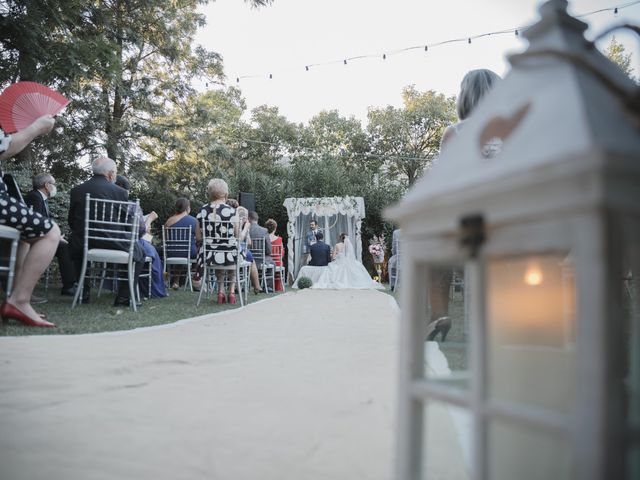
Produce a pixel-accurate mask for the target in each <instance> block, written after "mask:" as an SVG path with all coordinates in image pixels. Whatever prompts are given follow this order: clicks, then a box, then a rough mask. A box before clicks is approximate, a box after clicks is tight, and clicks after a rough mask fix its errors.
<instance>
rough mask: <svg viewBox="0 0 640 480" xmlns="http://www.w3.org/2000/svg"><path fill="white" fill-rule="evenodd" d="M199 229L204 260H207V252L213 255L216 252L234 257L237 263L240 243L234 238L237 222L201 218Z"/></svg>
mask: <svg viewBox="0 0 640 480" xmlns="http://www.w3.org/2000/svg"><path fill="white" fill-rule="evenodd" d="M200 228H201V232H202V251H203V255H204V258H207V252H213V254H214V255H215V254H216V252H224V253H225V254H231V255H232V256H233V257H235V259H236V263H237V259H238V257H239V256H240V255H239V254H240V242H239V241H238V239H237V238H236V232H237V231H238V228H239V222H238V220H235V221H223V220H209V219H207V218H205V217H203V218H201V220H200Z"/></svg>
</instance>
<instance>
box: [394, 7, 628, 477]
mask: <svg viewBox="0 0 640 480" xmlns="http://www.w3.org/2000/svg"><path fill="white" fill-rule="evenodd" d="M566 7H567V2H566V1H564V0H552V1H549V2H547V3H545V4H543V5H542V6H541V7H540V14H541V18H540V20H539V21H538V22H537V23H536V24H535V25H533V26H532V27H530V28H529V29H528V30H527V31H526V32H524V33H523V34H522V36H523V37H525V38H526V39H527V40H528V41H529V47H528V49H527V50H526V51H525V52H524V53H522V54H518V55H513V56H511V57H510V62H511V64H512V69H511V71H510V72H509V73H508V75H507V76H506V78H505V79H504V80H503V81H501V82H500V83H499V84H498V85H497V86H496V87H495V88H494V89H493V90H492V91H491V92H490V93H489V94H488V95H487V96H486V97H485V98H484V99H483V101H482V103H481V104H480V105H479V106H478V108H477V109H476V111H475V112H474V114H473V116H472V118H470V119H469V120H468V121H466V122H465V126H464V128H462V129H461V130H460V133H459V135H458V136H457V137H456V138H455V139H454V140H453V141H452V142H451V143H450V144H448V145H447V148H446V149H445V151H444V152H442V155H441V156H440V158H439V160H438V162H437V163H436V165H435V166H434V167H433V168H432V169H431V170H429V171H428V172H427V173H426V174H425V175H424V177H423V178H422V179H421V180H420V181H419V182H418V183H417V184H416V185H415V186H414V187H413V188H412V189H411V190H410V191H409V192H408V194H407V195H406V197H405V198H404V199H403V201H402V202H401V203H400V204H399V205H397V206H395V207H393V208H392V209H390V210H389V211H388V216H389V217H390V218H391V219H393V220H394V221H396V222H397V223H399V224H400V225H401V227H402V232H403V239H402V241H403V258H402V261H403V265H402V269H401V272H402V285H403V288H402V290H401V294H402V297H401V306H402V321H401V335H400V338H401V359H400V364H399V368H400V386H399V402H398V425H397V442H396V449H397V452H396V472H395V475H394V478H395V479H397V480H408V479H411V480H414V479H418V478H427V479H428V478H469V479H476V480H487V479H491V480H502V479H504V480H513V479H518V480H528V479H554V480H558V479H580V480H587V479H600V480H604V479H627V480H631V479H637V478H640V320H639V313H638V299H639V294H638V289H637V280H635V279H634V275H635V276H636V277H637V275H638V272H640V120H639V114H638V100H637V99H638V94H637V92H638V90H637V86H636V85H635V84H634V83H633V82H632V81H631V80H630V79H628V78H627V77H626V76H625V75H624V74H623V73H622V72H621V71H620V70H619V69H617V67H615V66H614V65H613V64H612V63H611V62H609V61H608V60H607V59H606V58H605V57H604V56H603V55H602V54H600V53H599V52H598V51H597V50H596V49H595V48H594V46H593V44H592V43H591V42H589V41H587V40H585V38H584V36H583V33H584V31H585V29H586V25H585V24H584V23H583V22H581V21H579V20H577V19H575V18H573V17H571V16H569V15H568V13H567V11H566ZM632 100H633V102H635V103H633V102H632ZM487 146H491V147H492V148H487ZM456 286H457V287H456ZM454 287H456V288H454ZM445 338H446V341H444V342H443V341H442V340H444V339H445ZM429 340H436V341H437V343H434V342H433V341H429Z"/></svg>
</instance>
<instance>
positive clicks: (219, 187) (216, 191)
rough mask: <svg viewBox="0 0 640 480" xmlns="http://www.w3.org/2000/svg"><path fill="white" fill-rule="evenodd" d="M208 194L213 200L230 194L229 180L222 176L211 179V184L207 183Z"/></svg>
mask: <svg viewBox="0 0 640 480" xmlns="http://www.w3.org/2000/svg"><path fill="white" fill-rule="evenodd" d="M207 194H208V195H209V200H211V201H214V200H219V199H221V198H225V197H226V196H227V195H229V186H228V185H227V182H225V181H224V180H223V179H221V178H212V179H211V180H209V184H208V185H207Z"/></svg>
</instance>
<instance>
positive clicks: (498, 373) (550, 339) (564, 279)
mask: <svg viewBox="0 0 640 480" xmlns="http://www.w3.org/2000/svg"><path fill="white" fill-rule="evenodd" d="M486 278H487V284H486V287H487V298H486V302H487V303H486V309H487V325H488V349H487V363H488V376H489V395H490V397H491V398H492V399H495V400H500V401H508V402H516V403H523V404H528V405H530V406H535V407H540V408H546V409H552V410H555V411H561V412H568V411H569V410H570V408H571V405H572V398H573V391H574V388H573V385H574V383H573V379H574V378H575V282H574V265H573V261H572V259H571V257H570V256H569V255H568V252H561V253H548V254H543V255H537V254H536V255H525V256H516V257H496V258H491V259H489V260H488V262H487V271H486Z"/></svg>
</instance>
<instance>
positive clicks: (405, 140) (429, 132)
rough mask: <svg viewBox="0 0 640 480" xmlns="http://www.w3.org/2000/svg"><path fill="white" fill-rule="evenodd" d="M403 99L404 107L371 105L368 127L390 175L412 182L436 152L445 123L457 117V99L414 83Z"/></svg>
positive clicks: (372, 147)
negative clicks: (422, 90)
mask: <svg viewBox="0 0 640 480" xmlns="http://www.w3.org/2000/svg"><path fill="white" fill-rule="evenodd" d="M402 100H403V104H404V107H403V108H396V107H392V106H388V107H385V108H372V109H370V110H369V115H368V118H369V125H368V127H367V130H368V133H369V137H370V138H369V141H370V144H371V151H372V153H374V154H377V155H380V156H382V157H386V161H385V163H384V169H385V171H386V173H387V176H388V178H389V179H390V180H392V181H395V180H400V181H402V182H403V183H405V185H407V186H411V185H413V183H414V182H415V181H416V180H417V179H418V177H419V176H420V175H421V173H422V172H423V171H424V170H425V169H426V168H428V167H429V166H430V165H431V163H432V161H433V159H434V158H435V156H436V155H437V153H438V151H439V148H440V139H441V138H442V133H443V131H444V129H445V127H447V126H448V125H450V124H452V123H453V122H454V121H455V119H456V114H455V99H454V98H453V97H445V96H444V95H443V94H439V93H436V92H434V91H432V90H428V91H426V92H419V91H418V90H416V88H415V87H414V86H412V85H411V86H408V87H406V88H405V89H404V90H403V91H402Z"/></svg>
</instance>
